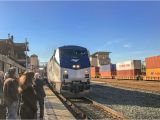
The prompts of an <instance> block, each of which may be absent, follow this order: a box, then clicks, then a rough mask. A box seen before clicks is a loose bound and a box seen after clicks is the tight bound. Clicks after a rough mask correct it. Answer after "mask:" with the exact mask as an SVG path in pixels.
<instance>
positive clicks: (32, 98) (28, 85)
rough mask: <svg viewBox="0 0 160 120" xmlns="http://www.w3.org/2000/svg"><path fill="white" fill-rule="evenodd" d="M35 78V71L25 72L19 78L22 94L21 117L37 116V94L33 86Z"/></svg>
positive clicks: (30, 117) (32, 117)
mask: <svg viewBox="0 0 160 120" xmlns="http://www.w3.org/2000/svg"><path fill="white" fill-rule="evenodd" d="M33 78H34V73H33V72H25V73H24V74H23V75H22V76H21V77H20V78H19V85H20V88H21V94H22V105H21V110H20V116H21V119H36V116H37V95H36V91H35V90H34V87H33Z"/></svg>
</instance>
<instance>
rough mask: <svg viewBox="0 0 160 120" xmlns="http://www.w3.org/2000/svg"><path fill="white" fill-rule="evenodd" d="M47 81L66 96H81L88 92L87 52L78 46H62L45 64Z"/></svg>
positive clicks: (88, 62)
mask: <svg viewBox="0 0 160 120" xmlns="http://www.w3.org/2000/svg"><path fill="white" fill-rule="evenodd" d="M47 76H48V81H49V82H50V83H51V84H52V85H53V87H54V88H55V89H56V91H58V92H59V93H61V94H63V95H66V96H73V97H74V96H83V95H85V94H87V93H89V91H90V61H89V52H88V50H87V49H86V48H84V47H80V46H62V47H59V48H57V49H56V50H55V52H54V54H53V56H52V57H51V59H50V61H49V62H48V64H47Z"/></svg>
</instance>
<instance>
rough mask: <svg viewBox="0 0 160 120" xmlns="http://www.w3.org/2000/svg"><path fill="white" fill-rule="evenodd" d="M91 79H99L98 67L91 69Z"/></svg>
mask: <svg viewBox="0 0 160 120" xmlns="http://www.w3.org/2000/svg"><path fill="white" fill-rule="evenodd" d="M91 77H92V78H98V77H99V67H91Z"/></svg>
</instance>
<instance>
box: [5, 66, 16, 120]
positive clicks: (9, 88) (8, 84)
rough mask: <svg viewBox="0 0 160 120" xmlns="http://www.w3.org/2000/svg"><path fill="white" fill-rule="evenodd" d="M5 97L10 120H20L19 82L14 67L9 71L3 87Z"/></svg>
mask: <svg viewBox="0 0 160 120" xmlns="http://www.w3.org/2000/svg"><path fill="white" fill-rule="evenodd" d="M3 97H4V103H5V105H6V106H7V109H8V119H18V117H17V116H18V115H17V111H18V81H17V78H16V69H15V68H14V67H12V68H10V69H9V70H8V76H7V79H6V80H5V81H4V86H3Z"/></svg>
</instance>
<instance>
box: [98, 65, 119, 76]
mask: <svg viewBox="0 0 160 120" xmlns="http://www.w3.org/2000/svg"><path fill="white" fill-rule="evenodd" d="M99 73H100V77H101V78H111V79H114V78H115V76H116V64H108V65H101V66H100V69H99Z"/></svg>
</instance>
